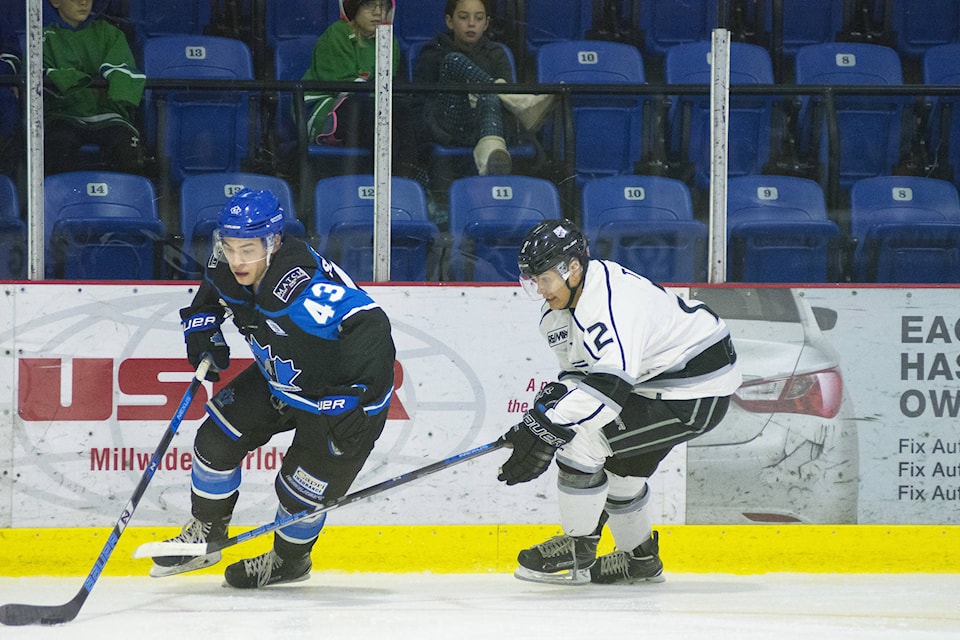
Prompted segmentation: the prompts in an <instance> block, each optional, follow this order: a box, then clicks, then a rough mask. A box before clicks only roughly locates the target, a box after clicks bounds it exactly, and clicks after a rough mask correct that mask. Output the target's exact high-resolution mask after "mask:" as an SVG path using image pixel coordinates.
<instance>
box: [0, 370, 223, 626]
mask: <svg viewBox="0 0 960 640" xmlns="http://www.w3.org/2000/svg"><path fill="white" fill-rule="evenodd" d="M211 364H212V361H211V357H210V356H209V355H204V356H203V357H202V358H201V359H200V362H199V364H198V365H197V371H196V373H195V374H194V375H193V380H191V381H190V386H189V387H188V388H187V392H186V393H185V394H183V399H182V400H180V406H178V407H177V412H176V413H175V414H173V419H172V420H170V426H168V427H167V430H166V431H165V432H164V434H163V437H162V438H160V444H158V445H157V449H156V451H154V452H153V456H152V457H151V458H150V463H149V464H148V465H147V468H146V469H145V470H144V472H143V475H142V476H141V477H140V482H139V483H137V488H136V489H134V490H133V495H132V496H131V497H130V501H129V502H127V505H126V506H125V507H124V508H123V513H121V514H120V519H119V520H117V523H116V524H115V525H114V526H113V531H112V532H111V533H110V536H109V537H108V538H107V542H106V544H104V545H103V550H101V551H100V555H99V556H97V561H96V562H95V563H94V564H93V568H92V569H90V573H89V574H88V575H87V579H86V580H85V581H84V583H83V587H81V589H80V591H79V592H77V595H76V596H74V598H73V600H71V601H70V602H68V603H66V604H61V605H34V604H5V605H3V606H2V607H0V623H3V624H6V625H11V626H22V625H28V624H62V623H64V622H70V621H71V620H73V619H74V618H76V617H77V614H78V613H79V612H80V607H82V606H83V603H84V602H85V601H86V599H87V596H89V595H90V591H91V590H93V586H94V585H95V584H96V583H97V579H98V578H99V577H100V573H101V572H102V571H103V567H104V566H105V565H106V564H107V560H109V559H110V556H111V555H112V554H113V550H114V548H115V547H116V546H117V542H118V541H119V540H120V536H121V534H123V530H124V529H126V528H127V524H129V522H130V518H132V517H133V512H134V511H135V510H136V509H137V505H138V504H140V499H141V498H142V497H143V494H144V493H145V492H146V490H147V485H149V484H150V481H151V480H152V479H153V474H155V473H156V471H157V468H159V466H160V460H161V459H162V458H163V455H164V454H165V453H166V451H167V447H169V446H170V442H171V441H172V440H173V436H175V435H176V433H177V429H179V428H180V423H181V422H183V417H184V416H185V415H186V413H187V409H188V408H190V403H191V402H193V397H194V395H196V393H197V389H199V388H200V385H201V384H202V383H203V380H204V379H205V378H206V377H207V371H208V370H209V369H210V366H211Z"/></svg>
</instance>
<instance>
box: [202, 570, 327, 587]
mask: <svg viewBox="0 0 960 640" xmlns="http://www.w3.org/2000/svg"><path fill="white" fill-rule="evenodd" d="M309 579H310V572H309V571H307V572H306V573H305V574H303V575H302V576H297V577H296V578H290V579H288V580H277V581H275V582H268V583H267V584H265V585H263V586H259V585H255V584H250V585H232V584H230V583H229V582H228V581H227V580H226V579H224V581H223V583H222V584H221V585H220V586H222V587H224V588H227V589H266V588H267V587H273V586H275V585H281V584H293V583H295V582H306V581H307V580H309Z"/></svg>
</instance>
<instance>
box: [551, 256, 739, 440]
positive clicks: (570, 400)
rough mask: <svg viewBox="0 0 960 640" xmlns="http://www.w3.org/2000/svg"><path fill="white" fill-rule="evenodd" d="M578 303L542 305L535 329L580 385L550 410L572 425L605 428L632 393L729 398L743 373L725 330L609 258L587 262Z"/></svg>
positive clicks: (701, 308)
mask: <svg viewBox="0 0 960 640" xmlns="http://www.w3.org/2000/svg"><path fill="white" fill-rule="evenodd" d="M587 264H588V267H587V270H586V274H585V281H584V284H583V291H582V293H581V295H580V299H579V300H578V302H577V306H576V308H574V309H570V310H560V311H554V310H551V309H550V308H549V306H548V305H547V304H544V306H543V315H542V316H541V320H540V331H541V333H542V334H543V336H544V337H545V338H546V340H547V343H548V344H549V345H550V348H551V349H552V350H553V353H554V355H555V356H556V357H557V360H558V361H559V364H560V369H561V375H560V379H561V381H563V380H564V379H569V380H576V381H577V387H576V389H574V390H573V391H572V392H571V393H569V394H568V395H566V396H564V397H563V398H562V399H561V400H560V402H559V403H558V404H557V405H556V406H555V407H554V409H555V410H556V413H557V414H558V415H557V417H558V418H560V417H562V418H564V419H565V421H569V422H571V423H584V422H589V423H595V424H597V425H601V426H602V425H603V424H606V423H607V422H609V421H610V420H613V419H614V418H615V417H616V415H617V414H619V412H620V410H621V408H622V406H623V404H624V402H626V400H627V398H628V397H629V395H628V394H630V393H633V394H637V395H640V396H643V397H648V398H658V399H663V400H690V399H695V398H706V397H711V396H727V395H730V394H732V393H733V392H734V391H736V389H737V387H739V386H740V382H741V375H740V370H739V367H738V366H737V365H736V353H735V352H734V350H733V345H732V343H731V342H730V331H729V329H728V328H727V325H726V324H725V323H724V321H723V320H722V319H721V318H719V317H718V316H717V314H715V313H714V312H713V311H712V310H710V308H709V307H707V306H706V305H704V304H702V303H699V302H689V301H686V300H684V299H683V298H681V297H679V296H677V295H676V294H674V293H671V292H670V291H667V290H666V289H664V288H663V287H661V286H660V285H658V284H656V283H654V282H651V281H650V280H647V279H646V278H644V277H642V276H640V275H638V274H636V273H634V272H632V271H630V270H629V269H626V268H625V267H623V266H621V265H619V264H617V263H616V262H611V261H608V260H590V261H589V262H588V263H587Z"/></svg>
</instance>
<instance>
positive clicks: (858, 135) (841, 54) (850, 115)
mask: <svg viewBox="0 0 960 640" xmlns="http://www.w3.org/2000/svg"><path fill="white" fill-rule="evenodd" d="M795 68H796V71H795V73H796V81H797V84H801V85H886V86H897V85H901V84H903V72H902V68H901V64H900V57H899V56H898V55H897V52H896V51H894V50H893V49H891V48H889V47H884V46H881V45H875V44H861V43H851V42H844V43H825V44H815V45H810V46H807V47H803V48H802V49H800V50H799V51H798V52H797V56H796V60H795ZM912 100H913V98H909V97H902V96H857V95H838V96H836V98H835V100H834V102H835V104H836V118H837V122H836V123H837V127H838V130H839V136H840V166H839V177H840V186H841V188H842V189H843V190H844V191H848V190H849V188H850V185H852V184H853V182H855V181H856V180H860V179H862V178H868V177H873V176H880V175H890V174H891V172H892V170H893V167H894V165H896V164H897V163H898V162H899V159H900V143H901V140H900V134H901V129H902V122H901V120H902V118H903V108H904V105H905V104H907V103H908V102H911V101H912ZM813 103H817V104H819V99H817V100H814V101H811V100H805V101H804V106H803V107H802V109H801V114H800V116H799V119H800V121H801V125H802V126H804V127H807V128H809V127H811V126H813V124H814V123H813V120H812V117H813V114H814V112H815V111H816V109H811V108H810V105H811V104H813ZM821 111H823V109H821ZM819 128H820V132H821V136H820V138H819V147H820V167H821V183H824V184H825V183H826V170H827V168H828V146H827V138H826V136H827V131H828V127H827V126H826V125H825V124H824V123H823V122H821V123H820V127H819ZM809 130H810V129H808V131H809Z"/></svg>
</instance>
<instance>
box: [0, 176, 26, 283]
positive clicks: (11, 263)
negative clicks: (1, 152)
mask: <svg viewBox="0 0 960 640" xmlns="http://www.w3.org/2000/svg"><path fill="white" fill-rule="evenodd" d="M26 256H27V225H26V224H24V222H23V219H22V218H21V217H20V198H19V197H18V196H17V187H16V185H14V184H13V180H11V179H10V178H9V177H7V176H5V175H0V280H9V279H11V278H23V277H24V275H25V274H24V266H25V265H26Z"/></svg>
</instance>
